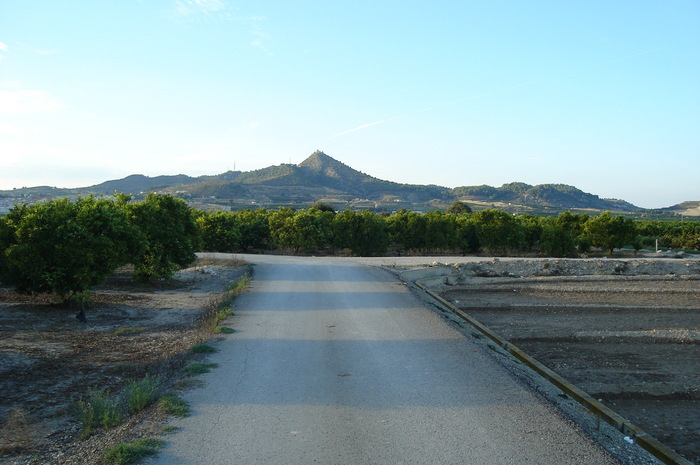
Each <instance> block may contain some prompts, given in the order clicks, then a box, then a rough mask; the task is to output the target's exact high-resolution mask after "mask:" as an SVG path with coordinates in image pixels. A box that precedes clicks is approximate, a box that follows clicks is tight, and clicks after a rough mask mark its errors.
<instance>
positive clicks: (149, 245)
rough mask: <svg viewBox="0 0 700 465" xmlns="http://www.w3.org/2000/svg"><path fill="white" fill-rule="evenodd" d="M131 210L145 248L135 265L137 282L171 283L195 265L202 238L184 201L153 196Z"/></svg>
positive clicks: (131, 206) (158, 195) (131, 207)
mask: <svg viewBox="0 0 700 465" xmlns="http://www.w3.org/2000/svg"><path fill="white" fill-rule="evenodd" d="M128 207H129V208H128V213H129V219H130V221H131V223H132V224H133V225H135V226H136V227H138V229H139V231H140V232H141V234H142V237H143V242H144V244H145V247H144V249H143V251H142V252H141V253H140V254H138V256H137V257H135V259H134V261H133V264H134V266H135V270H134V278H135V279H136V280H139V281H148V280H149V279H153V278H166V279H169V278H171V277H172V275H173V274H174V273H175V271H177V270H178V269H179V268H182V267H185V266H187V265H189V264H190V263H192V262H193V261H194V259H195V258H196V256H195V252H196V251H197V250H199V248H200V245H201V236H200V234H199V229H198V228H197V224H196V223H195V215H194V214H193V211H192V209H191V208H190V207H188V206H187V204H186V203H185V201H184V200H182V199H178V198H175V197H173V196H172V195H162V194H154V193H150V194H148V195H147V196H146V198H145V199H144V200H142V201H140V202H136V203H133V204H129V206H128Z"/></svg>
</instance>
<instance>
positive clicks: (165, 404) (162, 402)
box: [158, 396, 190, 418]
mask: <svg viewBox="0 0 700 465" xmlns="http://www.w3.org/2000/svg"><path fill="white" fill-rule="evenodd" d="M158 408H159V409H161V411H162V412H163V413H166V414H168V415H172V416H174V417H179V418H184V417H186V416H189V414H190V406H189V404H188V403H187V402H186V401H185V400H183V399H181V398H179V397H177V396H163V397H161V398H160V399H158Z"/></svg>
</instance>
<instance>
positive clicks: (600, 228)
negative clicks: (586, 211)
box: [584, 212, 637, 254]
mask: <svg viewBox="0 0 700 465" xmlns="http://www.w3.org/2000/svg"><path fill="white" fill-rule="evenodd" d="M584 234H585V235H586V236H587V237H590V240H591V244H592V245H593V246H595V247H601V248H603V249H606V250H607V251H608V252H609V253H611V254H612V252H613V249H614V248H619V247H622V246H624V245H628V244H631V243H632V242H633V241H634V238H635V237H636V235H637V228H636V226H635V224H634V221H633V220H631V219H629V218H625V217H624V216H621V215H618V216H613V215H612V213H610V212H603V213H601V214H600V215H598V216H597V217H595V218H590V219H589V220H588V221H587V222H586V224H585V225H584Z"/></svg>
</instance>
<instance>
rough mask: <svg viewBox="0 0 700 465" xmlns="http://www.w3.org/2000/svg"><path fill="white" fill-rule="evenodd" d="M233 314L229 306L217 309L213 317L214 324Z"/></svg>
mask: <svg viewBox="0 0 700 465" xmlns="http://www.w3.org/2000/svg"><path fill="white" fill-rule="evenodd" d="M232 316H233V310H231V309H230V308H226V309H222V310H219V311H218V312H217V313H216V316H215V317H214V326H216V325H218V324H219V323H221V322H222V321H224V320H225V319H226V318H231V317H232Z"/></svg>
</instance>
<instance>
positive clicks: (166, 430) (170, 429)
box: [160, 425, 180, 434]
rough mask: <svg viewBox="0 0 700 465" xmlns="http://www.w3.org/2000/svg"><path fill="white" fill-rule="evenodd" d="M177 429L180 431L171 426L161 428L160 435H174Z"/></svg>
mask: <svg viewBox="0 0 700 465" xmlns="http://www.w3.org/2000/svg"><path fill="white" fill-rule="evenodd" d="M178 429H180V428H178V427H177V426H172V425H169V426H163V427H162V428H161V429H160V434H173V433H175V432H176V431H177V430H178Z"/></svg>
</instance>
